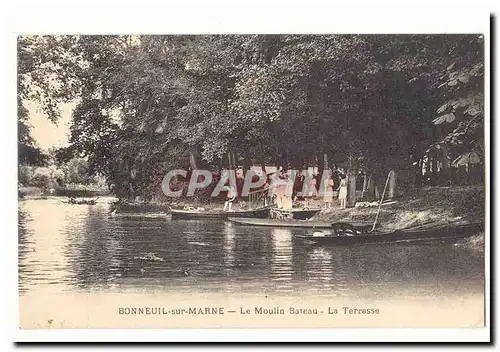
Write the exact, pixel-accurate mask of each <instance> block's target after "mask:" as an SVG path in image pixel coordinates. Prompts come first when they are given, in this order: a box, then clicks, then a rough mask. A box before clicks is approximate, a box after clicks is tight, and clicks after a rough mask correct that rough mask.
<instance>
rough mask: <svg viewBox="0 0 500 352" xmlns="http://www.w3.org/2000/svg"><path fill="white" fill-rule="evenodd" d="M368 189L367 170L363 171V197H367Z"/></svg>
mask: <svg viewBox="0 0 500 352" xmlns="http://www.w3.org/2000/svg"><path fill="white" fill-rule="evenodd" d="M367 190H368V175H367V172H366V170H364V171H363V191H362V193H361V197H362V198H365V192H366V191H367Z"/></svg>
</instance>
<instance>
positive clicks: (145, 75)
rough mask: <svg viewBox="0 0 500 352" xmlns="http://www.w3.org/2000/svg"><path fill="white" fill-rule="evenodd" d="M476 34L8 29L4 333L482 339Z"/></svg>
mask: <svg viewBox="0 0 500 352" xmlns="http://www.w3.org/2000/svg"><path fill="white" fill-rule="evenodd" d="M488 35H489V33H484V32H467V33H463V32H460V33H433V34H427V33H425V31H424V32H422V33H406V34H399V33H393V34H390V33H388V34H336V33H334V32H332V33H319V34H316V33H312V34H311V33H303V34H300V33H295V34H279V33H277V34H266V33H262V34H196V35H195V34H175V35H174V34H168V33H167V34H164V35H151V34H144V35H141V34H133V35H132V34H130V35H127V34H108V35H86V34H71V35H70V34H57V35H41V34H37V33H31V34H22V35H19V36H17V79H18V81H17V112H18V116H17V118H18V214H19V215H18V217H19V218H18V233H19V235H18V290H19V293H18V294H19V322H18V323H19V328H20V329H21V330H33V329H72V328H76V329H96V328H113V329H119V328H123V329H125V328H126V329H170V328H176V329H179V328H183V329H185V328H189V329H194V328H199V329H204V328H214V329H215V328H216V329H228V328H230V329H233V328H259V329H268V328H279V329H287V328H308V329H310V328H470V329H471V330H473V329H478V328H486V327H487V326H486V325H487V324H486V322H487V311H486V306H487V300H486V298H485V295H486V293H487V291H488V290H489V288H488V287H487V286H485V283H486V281H487V280H486V266H487V259H486V258H487V255H488V247H487V246H486V243H487V241H488V236H489V233H488V231H487V230H488V229H487V228H486V221H485V213H486V208H485V204H486V201H487V198H488V192H489V188H488V187H489V185H488V179H487V178H486V176H487V173H486V171H485V170H486V169H485V168H486V167H487V165H488V163H489V150H488V149H487V148H486V147H485V134H486V133H487V132H485V128H486V127H485V125H487V124H488V125H489V122H488V121H489V115H488V111H489V110H487V107H486V104H485V95H486V94H487V93H486V92H485V84H486V83H485V80H487V77H488V76H487V73H486V71H485V67H486V61H485V60H486V57H487V52H486V50H487V45H488V42H487V39H488V38H487V36H488Z"/></svg>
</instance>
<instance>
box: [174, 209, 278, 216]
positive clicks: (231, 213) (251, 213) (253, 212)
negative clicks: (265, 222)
mask: <svg viewBox="0 0 500 352" xmlns="http://www.w3.org/2000/svg"><path fill="white" fill-rule="evenodd" d="M170 213H171V215H172V219H228V218H229V217H233V216H234V217H240V218H266V217H269V207H266V208H259V209H252V210H245V211H190V210H180V209H172V210H171V211H170Z"/></svg>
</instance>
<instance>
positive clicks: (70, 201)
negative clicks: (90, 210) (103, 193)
mask: <svg viewBox="0 0 500 352" xmlns="http://www.w3.org/2000/svg"><path fill="white" fill-rule="evenodd" d="M67 203H68V204H77V205H82V204H84V205H95V204H96V203H97V199H76V198H73V197H70V198H69V199H68V202H67Z"/></svg>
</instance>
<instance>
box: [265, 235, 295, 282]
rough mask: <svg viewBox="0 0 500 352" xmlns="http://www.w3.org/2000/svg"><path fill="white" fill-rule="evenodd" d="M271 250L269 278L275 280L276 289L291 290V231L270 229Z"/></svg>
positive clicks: (292, 272) (292, 271)
mask: <svg viewBox="0 0 500 352" xmlns="http://www.w3.org/2000/svg"><path fill="white" fill-rule="evenodd" d="M271 236H272V243H273V252H272V258H271V273H270V279H271V280H273V281H276V290H277V291H279V292H292V291H293V286H292V284H291V280H292V275H293V274H294V270H293V265H292V248H293V246H292V232H291V231H290V230H286V229H272V230H271Z"/></svg>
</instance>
